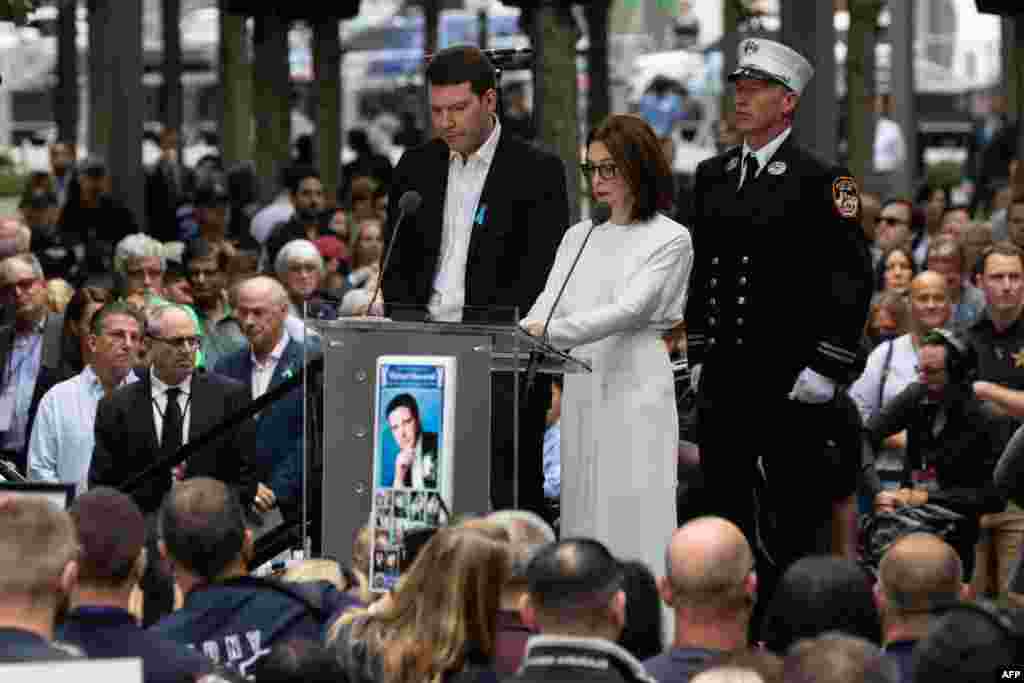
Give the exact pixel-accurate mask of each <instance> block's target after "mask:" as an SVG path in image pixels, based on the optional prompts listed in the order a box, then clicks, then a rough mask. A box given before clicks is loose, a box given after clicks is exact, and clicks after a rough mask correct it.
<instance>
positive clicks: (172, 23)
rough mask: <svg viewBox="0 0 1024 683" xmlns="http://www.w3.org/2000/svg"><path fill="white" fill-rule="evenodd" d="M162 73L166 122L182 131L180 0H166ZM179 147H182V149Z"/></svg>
mask: <svg viewBox="0 0 1024 683" xmlns="http://www.w3.org/2000/svg"><path fill="white" fill-rule="evenodd" d="M162 10H163V16H162V19H163V37H164V53H163V58H164V61H163V76H164V84H163V87H162V88H161V89H160V109H161V112H160V113H161V114H162V116H163V122H164V126H165V127H166V128H173V129H174V130H176V131H178V133H179V134H180V133H181V124H182V120H183V119H184V113H185V110H184V102H185V100H184V97H183V96H182V88H181V74H182V62H181V0H163V3H162ZM182 142H184V141H183V140H182V136H181V135H179V136H178V147H179V148H180V147H181V143H182ZM179 151H180V149H179Z"/></svg>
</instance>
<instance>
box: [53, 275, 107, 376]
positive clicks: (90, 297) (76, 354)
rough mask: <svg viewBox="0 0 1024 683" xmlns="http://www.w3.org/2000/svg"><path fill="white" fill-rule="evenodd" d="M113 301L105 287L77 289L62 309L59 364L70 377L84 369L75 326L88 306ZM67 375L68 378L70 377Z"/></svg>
mask: <svg viewBox="0 0 1024 683" xmlns="http://www.w3.org/2000/svg"><path fill="white" fill-rule="evenodd" d="M113 300H114V297H113V295H112V294H111V292H110V290H109V289H107V288H105V287H89V286H86V287H79V288H78V289H76V290H75V293H74V294H73V295H72V296H71V301H69V302H68V305H67V308H65V309H64V330H63V334H62V335H61V342H60V344H61V363H62V365H63V366H64V368H63V371H64V372H69V373H71V375H75V374H78V373H79V372H81V371H82V370H83V369H84V368H85V359H83V358H82V347H81V345H80V344H79V337H78V333H77V332H76V329H75V328H76V325H77V324H78V323H80V322H81V321H82V316H83V315H85V311H86V309H87V308H88V307H89V304H100V305H101V306H103V305H104V304H108V303H110V302H111V301H113ZM71 375H69V376H71Z"/></svg>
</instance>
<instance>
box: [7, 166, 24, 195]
mask: <svg viewBox="0 0 1024 683" xmlns="http://www.w3.org/2000/svg"><path fill="white" fill-rule="evenodd" d="M26 184H28V176H27V175H25V174H23V173H18V172H17V171H15V170H14V168H13V167H12V166H3V167H0V197H20V196H21V193H22V192H23V191H24V190H25V185H26Z"/></svg>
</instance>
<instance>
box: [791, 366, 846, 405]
mask: <svg viewBox="0 0 1024 683" xmlns="http://www.w3.org/2000/svg"><path fill="white" fill-rule="evenodd" d="M835 394H836V383H835V382H833V381H832V380H830V379H829V378H828V377H826V376H825V375H823V374H821V373H820V372H815V371H814V370H811V369H810V368H804V369H803V372H801V373H800V376H799V377H797V378H796V384H794V385H793V389H792V390H790V392H789V398H791V399H792V400H794V401H799V402H800V403H810V404H819V403H828V402H829V401H831V400H832V397H833V396H835Z"/></svg>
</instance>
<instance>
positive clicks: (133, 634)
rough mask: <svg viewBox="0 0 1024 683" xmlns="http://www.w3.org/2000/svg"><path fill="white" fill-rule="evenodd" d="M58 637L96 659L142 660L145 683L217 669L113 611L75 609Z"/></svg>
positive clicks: (176, 682)
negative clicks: (126, 658) (138, 658)
mask: <svg viewBox="0 0 1024 683" xmlns="http://www.w3.org/2000/svg"><path fill="white" fill-rule="evenodd" d="M57 637H58V639H59V640H61V641H62V642H65V643H70V644H72V645H77V646H78V647H80V648H81V649H82V650H83V651H84V652H85V654H86V655H87V656H88V657H90V658H93V659H110V658H115V657H140V658H141V659H142V676H143V680H144V681H145V683H181V681H185V680H189V679H195V678H197V677H198V676H199V675H201V674H205V673H209V672H210V671H211V670H212V669H213V663H212V662H210V661H209V660H208V659H207V658H206V657H204V656H203V655H201V654H199V653H198V652H196V651H194V650H190V649H188V648H187V647H185V646H184V645H180V644H178V643H175V642H172V641H170V640H167V639H166V638H163V637H161V636H159V635H157V634H155V633H150V632H149V631H144V630H143V629H142V628H140V627H139V625H138V624H137V623H136V622H135V618H134V617H133V616H132V615H131V614H130V613H128V612H126V611H125V610H122V609H116V608H113V607H78V608H75V609H73V610H72V611H71V612H70V613H69V614H68V616H67V619H66V620H65V621H64V624H63V625H62V626H61V628H60V630H59V631H58V633H57Z"/></svg>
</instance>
